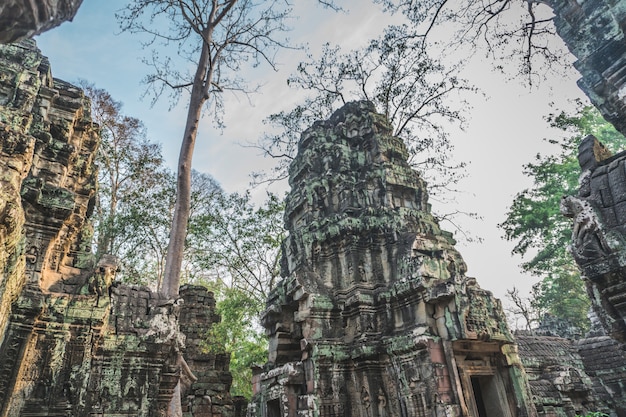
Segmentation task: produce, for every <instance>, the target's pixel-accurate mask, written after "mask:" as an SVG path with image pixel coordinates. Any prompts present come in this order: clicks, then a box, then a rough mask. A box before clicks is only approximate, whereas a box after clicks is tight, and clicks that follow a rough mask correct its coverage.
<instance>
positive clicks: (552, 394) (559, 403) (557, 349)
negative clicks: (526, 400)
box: [516, 332, 615, 417]
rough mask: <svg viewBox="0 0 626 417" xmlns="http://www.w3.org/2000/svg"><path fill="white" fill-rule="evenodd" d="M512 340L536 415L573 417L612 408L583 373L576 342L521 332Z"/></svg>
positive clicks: (585, 369)
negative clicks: (515, 344) (514, 341)
mask: <svg viewBox="0 0 626 417" xmlns="http://www.w3.org/2000/svg"><path fill="white" fill-rule="evenodd" d="M516 339H517V344H518V346H519V355H520V357H521V359H522V363H523V364H524V368H525V370H526V374H527V375H528V378H529V379H530V388H531V391H532V395H533V401H534V403H535V406H536V408H537V415H538V416H550V417H570V416H571V417H573V416H576V415H586V414H587V413H590V412H604V413H610V412H611V411H612V410H614V409H615V407H609V405H608V403H607V402H606V401H605V400H606V399H607V395H606V390H602V389H601V387H600V386H596V385H599V384H598V380H594V379H592V378H591V377H590V375H589V374H588V373H587V368H586V363H585V362H584V361H583V358H582V357H581V355H580V353H579V351H578V343H577V342H576V341H573V340H571V339H565V338H561V337H556V336H538V335H534V334H524V332H519V333H517V334H516ZM597 391H601V392H602V395H600V394H599V393H598V392H597ZM611 405H613V404H611Z"/></svg>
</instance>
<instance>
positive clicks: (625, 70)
mask: <svg viewBox="0 0 626 417" xmlns="http://www.w3.org/2000/svg"><path fill="white" fill-rule="evenodd" d="M543 2H544V3H546V4H549V5H550V6H551V7H552V8H553V10H554V13H555V19H554V23H555V26H556V29H557V32H558V34H559V36H560V37H561V38H562V39H563V40H564V41H565V43H566V45H567V47H568V48H569V50H570V52H571V53H572V54H573V55H574V56H575V57H576V58H577V61H576V62H575V63H574V66H575V67H576V69H577V70H578V71H579V72H580V73H581V75H582V78H581V79H580V81H579V82H578V85H579V87H580V88H581V89H582V90H583V91H584V92H585V94H587V96H588V97H589V99H590V100H591V102H592V103H593V104H594V106H596V107H597V108H598V109H599V110H600V112H601V113H602V115H603V116H604V118H605V119H606V120H608V121H609V122H611V123H612V124H613V125H614V126H615V127H616V128H617V130H619V131H620V132H622V133H625V134H626V95H625V94H624V91H625V88H626V36H625V33H624V32H625V30H626V8H624V6H623V4H622V2H620V1H611V0H589V1H576V0H544V1H543Z"/></svg>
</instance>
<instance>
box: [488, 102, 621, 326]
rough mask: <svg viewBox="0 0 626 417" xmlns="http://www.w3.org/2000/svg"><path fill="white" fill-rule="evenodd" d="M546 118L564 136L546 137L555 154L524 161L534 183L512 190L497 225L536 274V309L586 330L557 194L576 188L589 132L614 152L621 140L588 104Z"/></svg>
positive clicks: (568, 236)
mask: <svg viewBox="0 0 626 417" xmlns="http://www.w3.org/2000/svg"><path fill="white" fill-rule="evenodd" d="M548 120H549V121H550V124H551V126H552V127H555V128H558V129H560V130H562V131H564V132H565V133H566V134H567V136H565V137H564V138H561V139H551V140H549V142H550V143H552V144H553V145H555V146H556V147H557V149H558V153H557V154H555V155H541V154H537V156H536V158H535V161H534V162H531V163H528V164H526V165H525V166H524V174H525V175H527V176H529V177H531V178H533V180H534V184H533V185H532V186H531V187H530V188H527V189H525V190H523V191H521V192H520V193H518V194H517V196H516V197H515V199H514V200H513V203H512V205H511V207H510V208H509V211H508V213H507V218H506V220H505V221H504V222H503V223H501V224H500V225H499V227H501V228H502V230H503V231H504V237H505V238H506V239H507V240H512V241H515V242H516V243H515V246H514V248H513V251H512V252H513V253H514V254H518V255H521V256H522V257H525V258H526V259H527V260H526V261H525V262H524V263H523V264H522V265H521V266H522V269H523V270H525V271H527V272H530V273H531V274H534V275H537V276H540V277H542V280H541V281H540V282H539V283H538V284H536V288H535V290H534V291H535V294H534V296H533V300H532V302H533V303H534V305H535V306H536V308H538V309H540V311H542V312H549V313H551V314H553V315H555V316H557V317H560V318H563V319H567V320H569V321H570V322H571V323H572V324H574V325H576V326H578V327H579V328H581V329H586V328H587V327H588V325H589V324H588V320H587V318H586V314H587V311H588V309H589V300H588V298H587V296H586V293H585V289H584V284H583V281H582V279H581V278H580V272H579V271H578V268H577V267H576V264H575V263H574V260H573V259H572V256H571V254H570V253H569V251H568V249H567V248H568V246H569V244H570V241H571V221H570V220H569V219H567V218H565V217H564V216H563V215H562V214H561V213H560V209H559V206H560V202H561V197H562V196H564V195H573V194H575V193H576V192H577V188H578V176H579V174H580V168H579V165H578V160H577V152H578V143H579V142H580V141H581V140H582V139H583V138H584V137H585V136H587V135H589V134H593V135H594V136H596V137H597V138H598V139H599V140H600V141H601V142H603V143H605V144H606V145H607V147H608V148H609V149H611V150H612V151H617V150H619V149H622V148H624V147H625V146H626V139H624V137H623V136H622V135H621V134H620V133H618V132H617V131H616V130H615V129H614V128H613V126H612V125H610V124H609V123H607V122H606V121H605V120H604V119H603V118H602V116H601V115H600V114H599V113H598V111H597V110H596V109H595V108H593V107H590V106H586V107H582V108H581V109H580V111H579V112H578V114H576V115H567V114H565V113H560V114H558V115H550V116H549V117H548Z"/></svg>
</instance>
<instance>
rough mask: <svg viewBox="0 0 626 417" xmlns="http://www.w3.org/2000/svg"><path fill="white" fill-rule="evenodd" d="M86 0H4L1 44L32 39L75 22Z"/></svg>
mask: <svg viewBox="0 0 626 417" xmlns="http://www.w3.org/2000/svg"><path fill="white" fill-rule="evenodd" d="M82 2H83V0H38V1H28V0H2V2H1V3H0V43H10V42H15V41H18V40H20V39H23V38H30V37H32V36H34V35H37V34H39V33H41V32H45V31H46V30H48V29H52V28H54V27H56V26H59V25H60V24H61V23H63V22H65V21H68V20H72V19H73V18H74V15H76V12H77V11H78V8H79V7H80V5H81V4H82Z"/></svg>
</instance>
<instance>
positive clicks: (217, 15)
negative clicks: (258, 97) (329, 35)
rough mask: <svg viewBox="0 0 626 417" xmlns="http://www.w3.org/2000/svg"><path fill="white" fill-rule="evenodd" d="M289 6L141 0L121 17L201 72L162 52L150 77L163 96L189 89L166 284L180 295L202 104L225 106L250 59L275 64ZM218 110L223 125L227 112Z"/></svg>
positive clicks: (241, 0) (234, 0)
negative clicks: (184, 67)
mask: <svg viewBox="0 0 626 417" xmlns="http://www.w3.org/2000/svg"><path fill="white" fill-rule="evenodd" d="M287 6H288V5H287V3H286V2H282V1H279V0H267V1H255V0H227V1H218V0H178V1H173V0H133V1H132V2H131V3H130V4H129V5H128V6H127V8H126V9H125V10H124V11H123V12H122V13H120V14H119V15H118V18H119V20H120V23H121V26H122V29H123V30H128V31H130V32H140V33H144V34H148V35H149V36H150V37H151V39H152V41H160V42H163V43H165V44H167V45H171V46H175V47H176V51H177V53H178V55H179V56H180V57H181V58H183V59H184V60H186V61H187V62H188V63H189V64H190V65H191V67H192V68H193V73H187V72H185V71H182V70H180V69H176V68H174V66H173V61H172V59H171V57H167V58H165V59H162V58H161V56H160V55H159V53H157V52H154V53H153V55H152V58H151V60H150V61H149V64H150V65H151V66H152V67H153V69H154V73H153V74H151V75H149V76H148V77H147V79H146V81H147V82H148V83H149V85H150V87H151V88H152V92H153V93H154V94H155V98H158V97H159V96H160V95H161V93H162V92H163V90H164V89H165V88H169V89H171V91H172V92H173V94H174V95H175V97H179V96H180V94H181V92H182V91H187V92H188V93H189V104H188V106H187V109H188V113H187V120H186V125H185V130H184V133H183V139H182V146H181V151H180V156H179V161H178V174H177V176H176V200H175V207H174V216H173V220H172V227H171V232H170V237H169V244H168V253H167V259H166V264H165V268H166V269H165V275H164V278H163V281H162V283H161V285H160V287H159V289H160V291H161V292H162V293H164V294H166V295H168V296H171V297H175V296H177V295H178V288H179V285H180V275H181V268H182V264H183V249H184V244H185V238H186V235H187V223H188V220H189V215H190V210H191V162H192V156H193V148H194V145H195V141H196V137H197V134H198V130H199V128H200V118H201V114H202V109H203V107H205V104H208V105H210V106H212V107H213V108H214V109H215V110H220V109H221V108H222V101H221V94H222V93H223V92H224V91H226V90H237V91H245V90H246V84H245V82H244V81H243V80H242V79H241V78H240V76H239V74H241V70H242V66H243V65H245V64H248V63H250V64H251V65H253V66H256V65H259V64H260V63H261V62H265V63H267V64H269V65H270V66H273V65H274V61H273V60H274V51H275V50H276V49H277V48H280V47H282V46H283V43H282V42H283V41H282V40H280V39H279V38H278V37H277V36H279V35H280V33H281V32H283V31H285V30H286V27H285V25H284V21H285V19H286V18H287V17H288V15H289V12H290V9H289V8H288V7H287ZM215 114H216V117H217V121H218V123H219V122H220V119H219V112H218V111H216V112H215Z"/></svg>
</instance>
